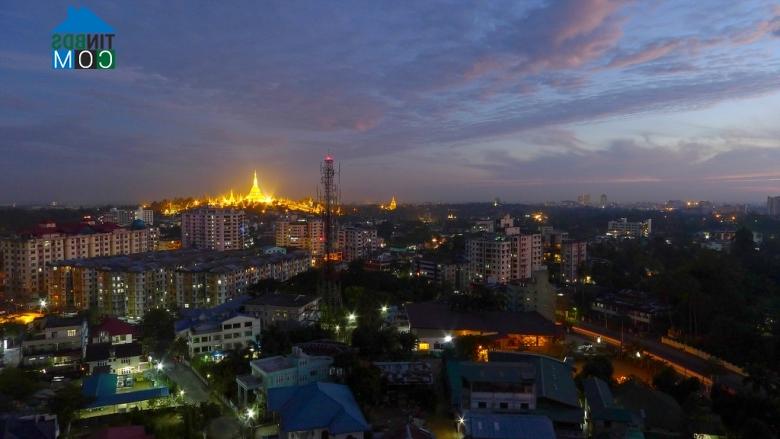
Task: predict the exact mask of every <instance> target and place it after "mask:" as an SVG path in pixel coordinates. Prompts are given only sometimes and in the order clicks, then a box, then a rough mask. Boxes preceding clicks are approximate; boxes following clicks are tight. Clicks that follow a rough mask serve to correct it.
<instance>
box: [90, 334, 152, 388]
mask: <svg viewBox="0 0 780 439" xmlns="http://www.w3.org/2000/svg"><path fill="white" fill-rule="evenodd" d="M146 360H147V359H146V357H144V356H143V355H142V349H141V344H140V343H121V344H118V345H112V344H111V343H99V344H91V345H89V346H87V355H86V356H85V357H84V363H85V365H86V368H87V374H90V375H91V374H95V373H112V374H116V375H118V376H119V380H118V381H119V382H118V385H119V387H124V386H132V384H133V374H136V373H141V372H143V371H144V370H146V369H148V368H149V363H148V362H147V361H146Z"/></svg>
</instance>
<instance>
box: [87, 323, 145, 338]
mask: <svg viewBox="0 0 780 439" xmlns="http://www.w3.org/2000/svg"><path fill="white" fill-rule="evenodd" d="M89 333H90V340H91V343H111V344H122V343H132V342H133V340H137V339H138V335H139V329H138V326H137V325H133V324H131V323H127V322H125V321H122V320H119V319H118V318H116V317H106V318H105V319H103V321H102V322H100V324H99V325H96V326H94V327H92V329H91V330H90V331H89Z"/></svg>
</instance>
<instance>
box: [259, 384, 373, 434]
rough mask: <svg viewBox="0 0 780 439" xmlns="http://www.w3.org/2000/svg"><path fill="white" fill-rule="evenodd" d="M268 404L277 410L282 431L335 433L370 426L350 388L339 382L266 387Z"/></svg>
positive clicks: (358, 429)
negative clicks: (319, 430) (324, 430)
mask: <svg viewBox="0 0 780 439" xmlns="http://www.w3.org/2000/svg"><path fill="white" fill-rule="evenodd" d="M268 407H269V408H270V409H271V411H274V412H277V413H279V415H280V417H281V420H282V422H281V425H280V427H281V430H282V431H284V432H293V431H309V430H314V429H319V428H327V429H328V431H329V432H330V433H331V434H334V435H335V434H345V433H355V432H360V431H368V430H370V429H371V426H370V425H369V424H368V422H367V421H366V418H365V417H364V416H363V412H362V411H361V410H360V407H358V405H357V402H356V401H355V398H354V397H353V396H352V392H351V391H350V390H349V387H347V386H345V385H342V384H333V383H321V382H317V383H311V384H307V385H304V386H289V387H279V388H274V389H269V390H268Z"/></svg>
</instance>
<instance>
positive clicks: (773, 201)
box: [766, 196, 780, 217]
mask: <svg viewBox="0 0 780 439" xmlns="http://www.w3.org/2000/svg"><path fill="white" fill-rule="evenodd" d="M766 213H767V214H768V215H769V216H773V217H780V196H777V197H767V198H766Z"/></svg>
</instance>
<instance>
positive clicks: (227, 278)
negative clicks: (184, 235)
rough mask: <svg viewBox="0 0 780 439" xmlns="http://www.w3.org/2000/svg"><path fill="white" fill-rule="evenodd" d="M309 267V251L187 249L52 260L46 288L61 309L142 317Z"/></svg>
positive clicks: (229, 295)
mask: <svg viewBox="0 0 780 439" xmlns="http://www.w3.org/2000/svg"><path fill="white" fill-rule="evenodd" d="M310 267H311V259H310V258H309V256H308V255H307V254H306V253H304V252H291V253H288V254H283V255H279V254H273V255H265V254H262V253H261V252H257V251H254V250H233V251H224V252H220V251H213V250H198V249H182V250H173V251H167V252H154V253H139V254H135V255H126V256H117V257H107V258H94V259H85V260H67V261H60V262H57V263H53V264H50V265H49V266H48V267H47V272H48V281H49V282H48V288H47V290H48V296H49V301H50V306H51V307H52V308H53V309H56V310H70V311H80V310H85V309H88V308H90V307H93V308H96V309H98V310H99V312H100V313H101V314H103V315H108V316H115V317H127V318H131V319H139V318H141V317H143V315H144V313H145V312H146V311H147V310H149V309H152V308H159V307H163V308H167V309H189V308H207V307H213V306H217V305H219V304H222V303H225V302H227V301H229V300H231V299H233V298H236V297H238V296H240V295H242V294H244V293H246V291H247V289H248V288H249V286H250V285H252V284H255V283H257V282H258V281H260V280H261V279H277V280H280V281H285V280H287V279H289V278H291V277H293V276H295V275H297V274H299V273H302V272H304V271H306V270H308V269H309V268H310Z"/></svg>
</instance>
